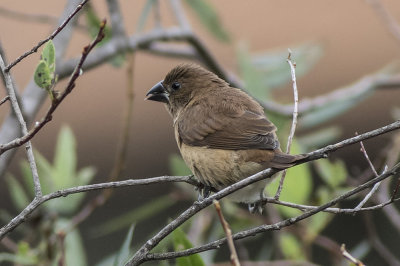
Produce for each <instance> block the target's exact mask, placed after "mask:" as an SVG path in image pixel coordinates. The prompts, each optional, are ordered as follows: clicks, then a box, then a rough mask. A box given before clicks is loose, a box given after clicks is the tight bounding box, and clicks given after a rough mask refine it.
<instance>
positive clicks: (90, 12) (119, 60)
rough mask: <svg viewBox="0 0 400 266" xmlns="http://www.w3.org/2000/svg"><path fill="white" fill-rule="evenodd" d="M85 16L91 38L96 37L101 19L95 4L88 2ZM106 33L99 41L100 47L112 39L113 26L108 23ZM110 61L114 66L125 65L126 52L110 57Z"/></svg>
mask: <svg viewBox="0 0 400 266" xmlns="http://www.w3.org/2000/svg"><path fill="white" fill-rule="evenodd" d="M85 11H86V12H85V15H86V16H85V17H86V23H87V25H88V32H89V35H90V37H91V38H95V37H96V36H97V34H98V32H99V29H100V24H101V19H100V18H99V16H98V15H97V13H96V11H95V10H94V8H93V6H92V5H91V4H86V6H85ZM104 35H105V37H104V38H103V40H102V41H101V42H99V43H98V47H100V46H102V45H104V44H106V43H107V42H108V41H110V40H111V35H112V32H111V28H110V27H109V26H108V25H106V27H105V28H104ZM108 61H109V63H111V65H112V66H114V67H120V66H122V65H123V63H124V62H125V61H126V57H125V54H122V53H121V54H117V55H115V56H113V57H112V58H110V59H109V60H108Z"/></svg>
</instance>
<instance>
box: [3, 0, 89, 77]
mask: <svg viewBox="0 0 400 266" xmlns="http://www.w3.org/2000/svg"><path fill="white" fill-rule="evenodd" d="M88 1H89V0H83V1H82V2H81V3H80V4H79V5H78V6H77V7H76V9H75V10H74V12H72V13H71V15H69V17H68V18H67V19H66V20H65V21H64V22H63V23H62V24H61V25H60V26H59V27H58V28H57V29H56V30H55V31H54V32H53V33H52V34H50V36H49V37H47V38H46V39H44V40H41V41H40V42H38V44H37V45H35V46H34V47H33V48H32V49H31V50H30V51H27V52H25V53H24V54H23V55H21V56H20V57H18V58H17V59H16V60H15V61H14V62H11V63H10V64H9V65H8V66H7V67H6V68H5V71H6V72H9V71H10V69H11V68H13V67H14V66H15V65H16V64H18V63H19V62H21V60H22V59H24V58H25V57H27V56H29V55H31V54H33V53H36V52H37V50H38V49H39V47H40V46H42V45H43V44H45V43H46V42H47V41H48V40H52V39H54V37H56V36H57V34H58V33H59V32H60V31H61V30H62V29H63V28H64V27H65V26H66V25H67V24H68V22H69V21H70V20H71V19H72V18H73V17H74V16H75V15H76V13H78V11H79V10H81V9H82V7H83V6H84V5H85V4H86V3H87V2H88Z"/></svg>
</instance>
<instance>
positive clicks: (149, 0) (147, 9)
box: [136, 0, 156, 32]
mask: <svg viewBox="0 0 400 266" xmlns="http://www.w3.org/2000/svg"><path fill="white" fill-rule="evenodd" d="M155 2H156V0H147V1H146V3H145V4H144V7H143V9H142V12H140V17H139V20H138V23H137V26H136V31H138V32H141V31H142V30H143V28H144V26H145V25H146V20H147V18H148V17H149V14H150V11H151V8H152V7H153V5H154V3H155Z"/></svg>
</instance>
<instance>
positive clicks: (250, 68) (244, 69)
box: [237, 45, 271, 100]
mask: <svg viewBox="0 0 400 266" xmlns="http://www.w3.org/2000/svg"><path fill="white" fill-rule="evenodd" d="M237 58H238V64H239V71H240V76H241V77H242V79H243V82H244V86H245V88H246V91H247V92H249V93H250V94H251V95H252V96H253V97H255V98H256V99H258V100H266V99H268V98H270V91H271V90H270V88H269V87H268V86H267V85H264V84H263V82H262V73H261V72H260V71H258V69H257V68H256V67H255V66H254V65H253V64H252V62H251V57H250V55H249V53H248V50H247V48H246V47H245V46H243V45H242V46H241V47H240V48H239V50H238V53H237Z"/></svg>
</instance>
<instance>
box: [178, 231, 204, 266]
mask: <svg viewBox="0 0 400 266" xmlns="http://www.w3.org/2000/svg"><path fill="white" fill-rule="evenodd" d="M172 237H173V243H174V250H175V251H181V250H185V249H188V248H192V247H193V245H192V243H190V241H189V239H187V237H186V235H185V233H184V232H183V231H182V229H181V228H180V227H178V228H176V229H175V230H174V231H173V232H172ZM176 265H178V266H202V265H205V264H204V262H203V260H202V259H201V257H200V255H199V254H193V255H190V256H186V257H180V258H177V259H176Z"/></svg>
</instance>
